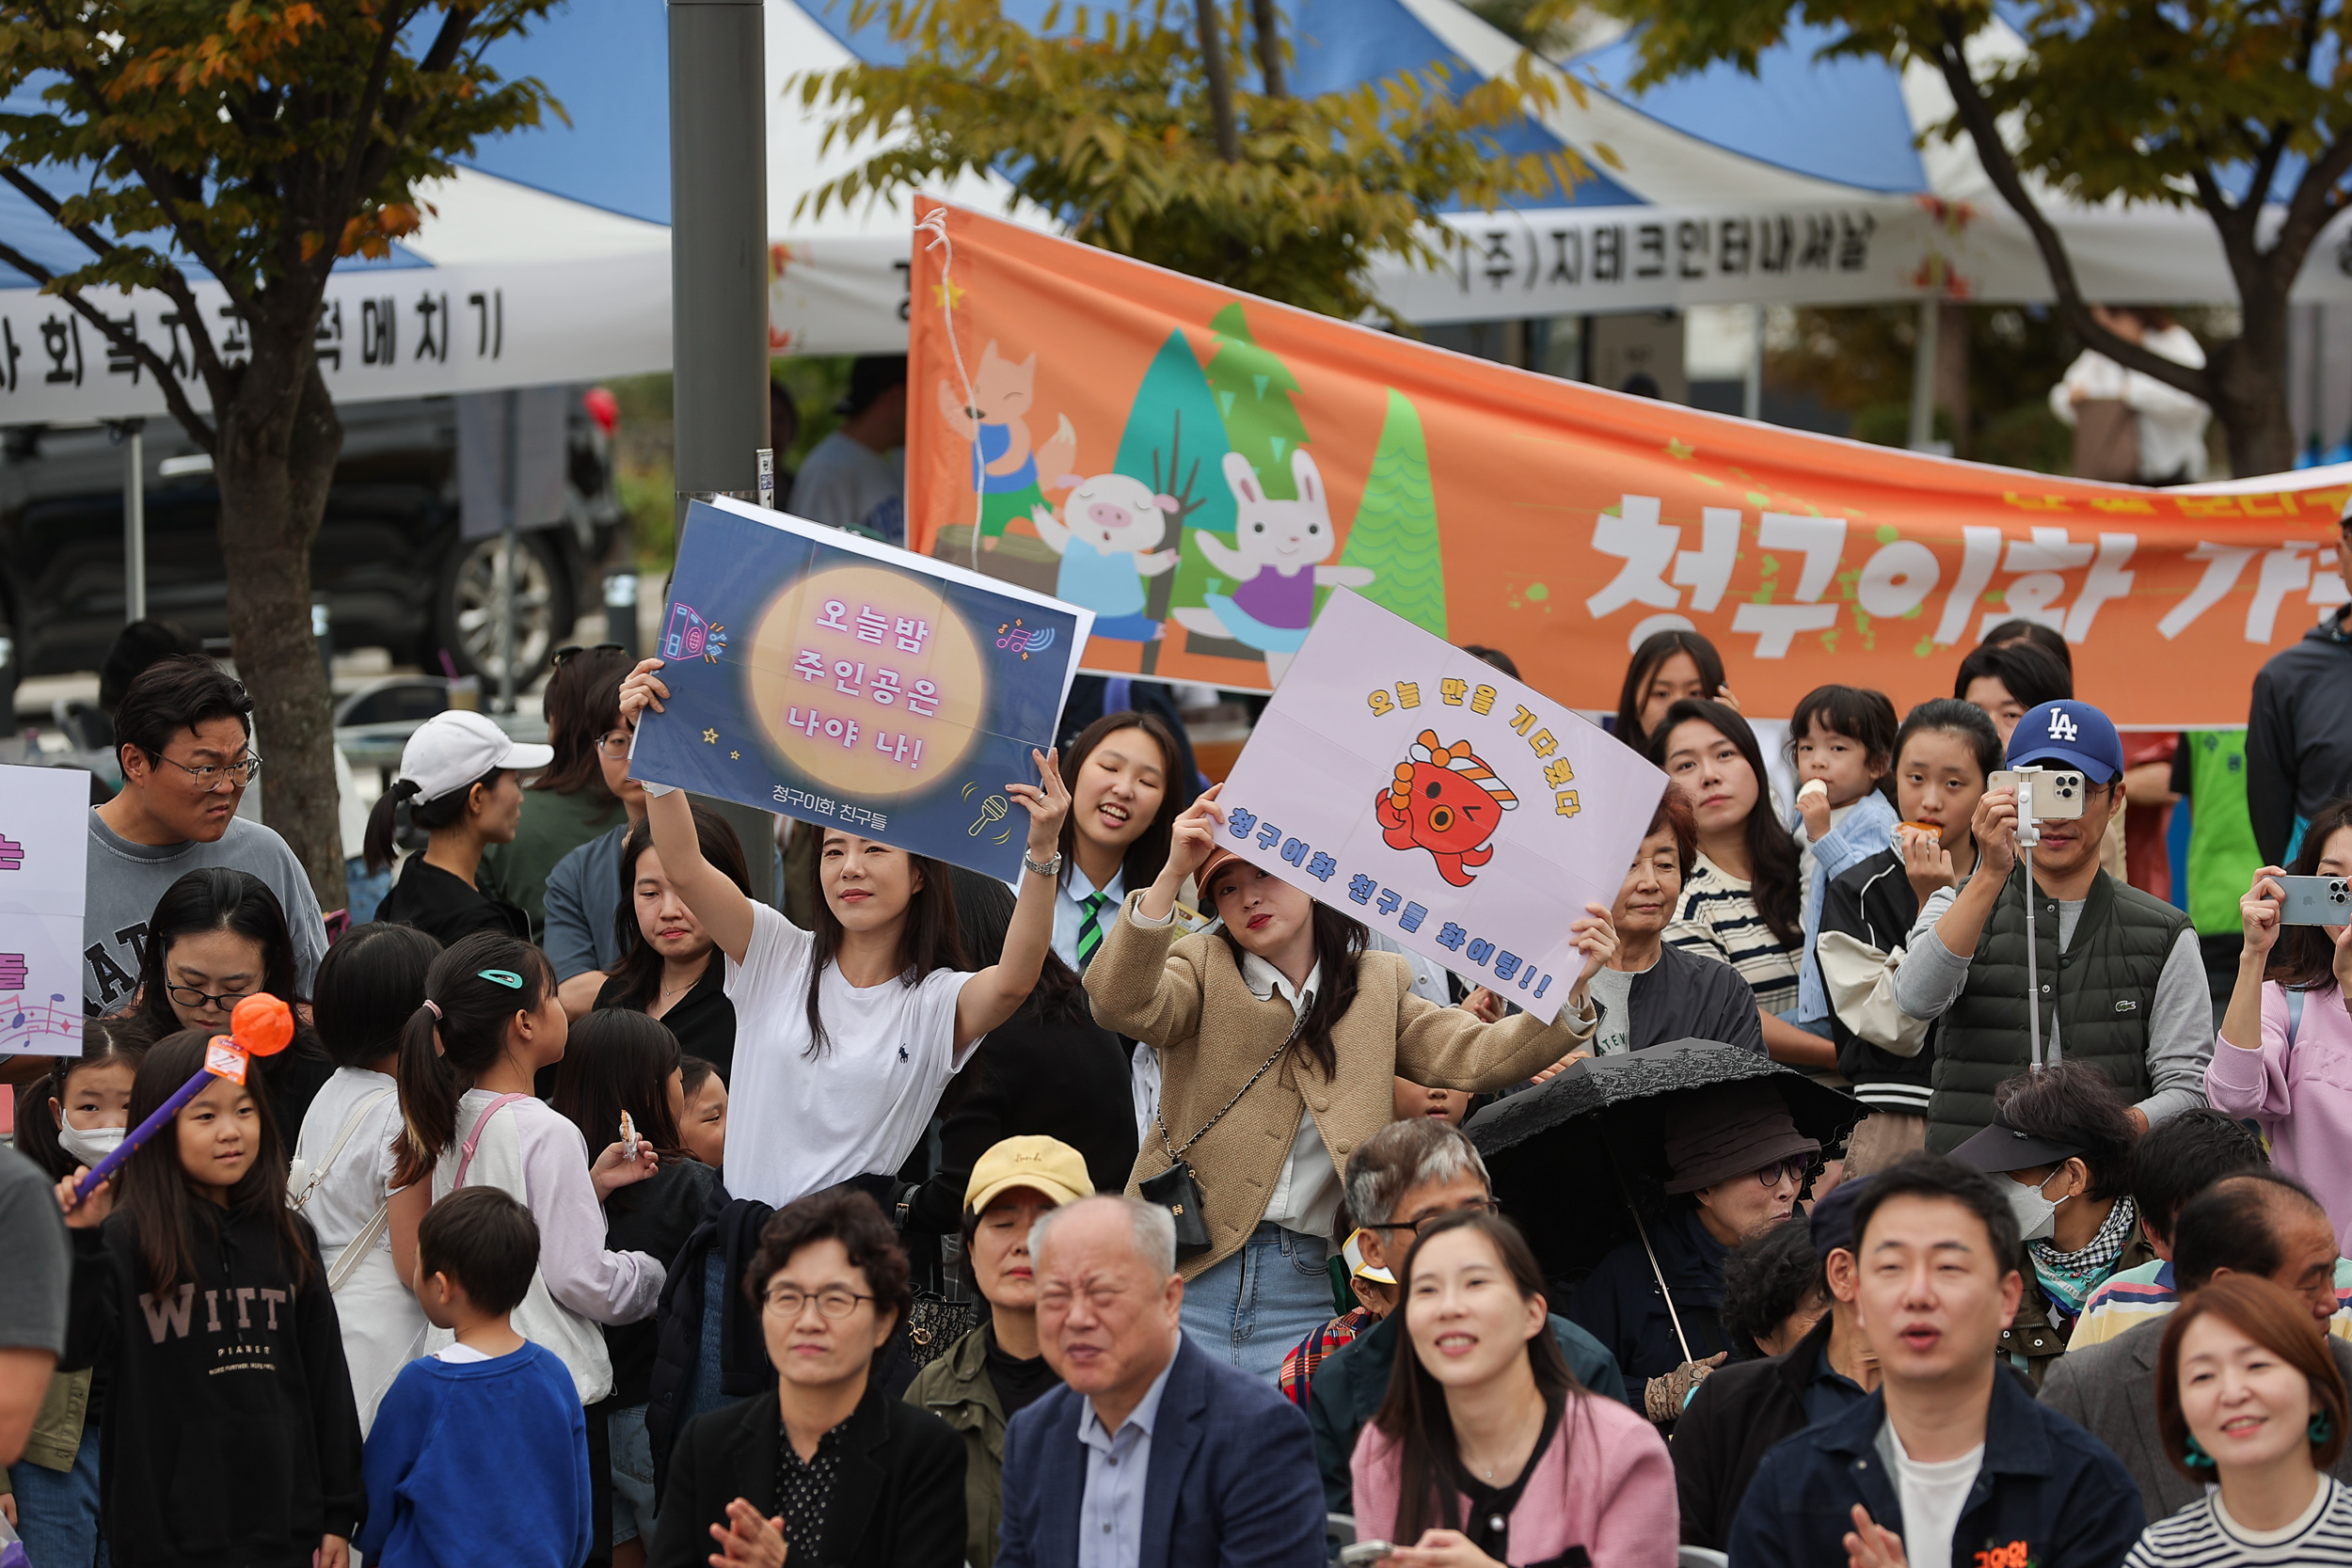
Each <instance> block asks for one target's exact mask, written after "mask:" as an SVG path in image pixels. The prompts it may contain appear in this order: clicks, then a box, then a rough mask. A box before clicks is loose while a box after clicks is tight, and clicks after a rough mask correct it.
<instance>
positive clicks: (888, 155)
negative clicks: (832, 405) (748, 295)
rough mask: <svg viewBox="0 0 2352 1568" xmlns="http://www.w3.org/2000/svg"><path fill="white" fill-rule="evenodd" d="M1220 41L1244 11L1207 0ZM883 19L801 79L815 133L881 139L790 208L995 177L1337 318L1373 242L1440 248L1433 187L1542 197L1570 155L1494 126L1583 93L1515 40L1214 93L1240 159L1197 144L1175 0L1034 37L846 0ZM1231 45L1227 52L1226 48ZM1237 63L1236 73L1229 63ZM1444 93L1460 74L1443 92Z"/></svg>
mask: <svg viewBox="0 0 2352 1568" xmlns="http://www.w3.org/2000/svg"><path fill="white" fill-rule="evenodd" d="M1219 5H1220V9H1221V11H1222V13H1223V15H1224V16H1225V18H1226V19H1227V26H1226V28H1225V36H1226V38H1227V39H1228V40H1238V39H1244V38H1247V37H1248V36H1249V35H1248V31H1247V30H1246V28H1245V26H1244V13H1245V11H1246V10H1247V9H1248V8H1246V7H1245V6H1242V5H1239V4H1229V3H1227V0H1219ZM1193 19H1194V8H1193V5H1192V4H1191V3H1190V0H1124V3H1123V4H1120V5H1115V6H1112V7H1108V8H1100V9H1097V8H1088V7H1079V8H1072V9H1071V11H1070V12H1069V13H1068V20H1069V22H1070V25H1069V26H1068V27H1067V28H1065V27H1064V26H1063V23H1064V20H1065V15H1064V9H1063V8H1062V7H1061V6H1060V5H1058V4H1057V5H1055V6H1052V7H1049V8H1048V9H1047V11H1046V14H1045V16H1044V17H1043V19H1042V26H1041V30H1040V31H1038V32H1035V33H1032V32H1030V31H1029V30H1028V29H1027V28H1025V27H1023V26H1021V25H1020V24H1017V23H1014V22H1010V21H1008V20H1007V19H1006V18H1005V16H1004V15H1003V13H1002V10H1001V8H1000V5H999V0H854V3H853V4H852V5H851V6H850V21H851V22H852V24H856V25H861V26H862V25H868V24H872V23H874V22H876V21H878V20H879V21H881V22H882V23H883V24H885V25H886V26H887V29H888V32H889V35H890V38H891V40H892V41H893V42H894V43H896V44H897V45H898V47H899V48H900V49H902V50H903V51H904V53H905V63H904V64H903V65H897V66H877V65H865V64H853V65H850V66H848V67H845V68H843V69H842V70H841V71H836V72H834V73H833V74H832V75H831V76H825V75H821V74H810V75H808V76H806V77H803V79H802V81H801V84H800V87H801V92H802V96H803V101H804V102H805V103H810V104H816V103H825V104H828V105H830V106H831V109H832V111H833V117H832V121H831V124H830V125H829V127H828V129H827V132H826V145H827V146H828V147H831V146H834V145H837V144H840V143H846V142H850V141H854V140H856V139H858V138H860V137H865V136H874V137H877V138H882V137H895V138H897V145H895V146H893V147H891V148H890V149H888V150H884V151H882V152H879V153H877V154H876V155H874V156H873V157H872V158H869V159H868V160H867V161H866V163H865V164H864V165H862V166H859V167H858V168H857V169H855V170H853V171H851V172H850V173H849V174H846V175H844V176H842V177H841V178H840V179H838V180H835V181H834V182H830V183H829V184H827V185H825V186H824V187H823V188H821V189H819V190H818V191H816V192H815V193H813V194H812V196H810V197H808V198H803V203H804V204H806V203H809V202H813V203H814V209H815V211H816V212H817V213H818V214H822V213H823V212H824V210H825V208H826V207H827V205H829V204H831V203H834V202H842V203H848V202H851V201H855V200H858V199H860V198H864V197H866V196H868V195H870V194H875V193H889V192H894V191H897V190H899V189H901V188H907V189H914V188H919V187H923V186H927V185H934V184H937V183H939V182H945V181H947V180H951V179H953V178H955V177H957V176H959V175H962V174H966V173H971V174H982V173H990V172H1001V173H1003V174H1004V176H1005V177H1006V178H1007V179H1008V180H1009V182H1011V184H1012V186H1013V190H1014V193H1015V196H1016V198H1017V199H1019V200H1021V201H1025V202H1028V203H1031V204H1033V205H1035V206H1036V207H1039V208H1041V209H1043V210H1045V211H1047V212H1050V213H1054V214H1057V215H1058V216H1060V217H1061V219H1062V220H1063V221H1064V222H1065V223H1066V224H1067V226H1068V230H1069V232H1070V233H1071V235H1072V236H1073V238H1076V239H1079V240H1082V241H1084V242H1086V243H1087V244H1089V245H1102V246H1104V247H1105V248H1107V249H1110V250H1115V251H1118V252H1120V253H1121V254H1123V255H1128V256H1135V257H1138V258H1140V259H1142V260H1144V261H1152V262H1156V263H1158V264H1159V265H1162V266H1166V267H1171V268H1173V269H1175V270H1176V271H1179V272H1184V273H1189V274H1191V275H1192V276H1194V277H1203V278H1207V279H1208V280H1210V281H1211V282H1215V283H1219V284H1222V285H1224V286H1225V287H1228V288H1232V289H1237V290H1240V291H1242V292H1243V293H1252V294H1257V295H1260V296H1262V297H1264V298H1268V299H1278V300H1282V301H1285V302H1287V303H1289V304H1293V305H1298V306H1303V307H1305V308H1307V309H1312V310H1320V311H1323V312H1325V313H1326V314H1329V315H1337V316H1343V317H1347V318H1350V319H1353V318H1355V317H1358V316H1360V315H1363V314H1364V313H1365V312H1366V311H1368V310H1372V309H1376V302H1375V300H1374V299H1373V297H1372V295H1371V294H1370V293H1369V292H1368V290H1367V288H1366V286H1365V277H1366V270H1367V267H1368V265H1369V263H1370V261H1371V260H1372V258H1373V257H1374V256H1375V255H1376V254H1379V253H1382V252H1391V253H1394V254H1397V255H1401V256H1404V257H1406V258H1407V259H1409V260H1411V261H1418V262H1421V263H1422V264H1426V265H1435V264H1437V263H1438V261H1441V260H1442V256H1441V253H1440V251H1439V250H1438V248H1437V246H1438V245H1442V244H1447V243H1450V242H1448V241H1446V240H1445V239H1443V238H1442V237H1441V236H1438V237H1435V238H1434V239H1433V235H1434V230H1432V229H1431V227H1430V225H1431V223H1432V220H1434V219H1435V218H1436V217H1437V215H1438V213H1439V212H1440V211H1441V210H1442V209H1443V208H1444V207H1445V206H1446V205H1448V204H1449V203H1451V202H1453V201H1455V200H1457V199H1458V200H1460V201H1462V202H1464V203H1466V204H1468V205H1470V206H1471V207H1494V206H1498V205H1502V204H1503V203H1505V202H1506V201H1508V200H1510V199H1512V198H1520V197H1527V198H1549V199H1556V198H1557V194H1558V193H1559V192H1560V191H1563V190H1565V189H1566V188H1567V187H1568V186H1569V185H1570V184H1572V183H1573V182H1574V181H1575V180H1577V179H1578V178H1580V177H1582V176H1583V175H1584V173H1585V170H1584V167H1583V166H1582V164H1581V162H1579V161H1578V160H1577V159H1576V158H1575V157H1574V156H1573V155H1572V154H1565V153H1563V154H1560V155H1556V156H1549V157H1545V156H1537V155H1534V154H1526V155H1516V156H1515V155H1512V154H1509V153H1507V152H1505V151H1504V150H1502V146H1501V145H1500V142H1499V140H1498V137H1499V135H1500V134H1501V133H1502V132H1503V131H1505V130H1507V129H1509V128H1511V127H1513V126H1515V125H1517V124H1518V123H1519V122H1520V120H1521V119H1522V118H1523V117H1524V116H1525V115H1527V114H1528V113H1530V112H1532V111H1534V110H1537V109H1540V108H1543V107H1548V106H1549V105H1551V104H1552V103H1556V102H1557V101H1558V95H1559V94H1561V93H1563V92H1565V93H1569V94H1572V95H1579V96H1581V88H1580V87H1577V86H1576V85H1575V84H1574V83H1572V82H1569V81H1568V80H1566V79H1565V77H1564V76H1562V75H1560V74H1559V73H1558V72H1556V71H1552V70H1550V69H1549V67H1546V66H1544V65H1543V64H1542V63H1541V62H1539V61H1537V60H1535V59H1534V57H1533V56H1532V55H1521V56H1520V57H1519V59H1518V62H1517V63H1516V64H1515V66H1514V67H1513V69H1512V70H1511V71H1508V72H1506V73H1505V74H1504V75H1502V76H1501V77H1498V78H1496V79H1494V80H1491V81H1484V82H1477V83H1472V84H1467V85H1465V84H1462V83H1459V82H1457V81H1455V80H1454V77H1453V75H1452V73H1450V72H1449V71H1447V70H1446V69H1445V68H1444V67H1443V66H1442V65H1441V64H1439V63H1437V62H1433V63H1432V64H1431V65H1430V66H1429V67H1428V68H1427V69H1426V70H1424V71H1421V72H1418V73H1412V74H1405V75H1400V76H1397V77H1394V78H1391V79H1390V80H1387V81H1382V82H1376V83H1366V84H1364V85H1362V86H1359V87H1355V88H1352V89H1350V90H1348V91H1344V92H1334V93H1326V94H1323V95H1321V96H1318V97H1314V98H1292V97H1287V96H1273V95H1268V94H1265V93H1263V92H1252V91H1249V90H1248V89H1247V84H1246V79H1242V80H1237V81H1236V84H1235V87H1234V91H1233V95H1232V97H1233V104H1234V115H1235V121H1236V126H1237V130H1238V134H1239V148H1240V156H1239V158H1238V159H1236V160H1234V161H1232V162H1228V161H1226V160H1225V159H1224V158H1222V157H1220V156H1219V155H1218V152H1217V135H1216V123H1215V118H1214V113H1213V109H1212V105H1211V102H1210V95H1209V91H1208V86H1207V80H1206V73H1205V71H1204V67H1203V60H1202V56H1201V53H1200V46H1199V43H1198V39H1197V34H1196V32H1195V31H1194V29H1193V27H1192V25H1191V24H1192V22H1193ZM1225 53H1226V54H1227V55H1229V56H1232V57H1235V58H1238V57H1239V56H1240V55H1242V54H1243V53H1244V51H1242V50H1240V49H1237V48H1234V47H1232V46H1231V44H1230V41H1229V45H1228V47H1227V49H1226V51H1225ZM1233 74H1234V75H1235V76H1236V78H1243V77H1244V73H1243V72H1240V71H1235V72H1233ZM1457 88H1458V89H1459V90H1457Z"/></svg>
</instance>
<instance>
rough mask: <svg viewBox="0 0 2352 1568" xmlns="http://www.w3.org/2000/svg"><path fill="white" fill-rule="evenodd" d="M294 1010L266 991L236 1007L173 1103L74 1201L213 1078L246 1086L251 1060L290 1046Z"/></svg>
mask: <svg viewBox="0 0 2352 1568" xmlns="http://www.w3.org/2000/svg"><path fill="white" fill-rule="evenodd" d="M293 1043H294V1009H293V1008H291V1007H289V1006H286V1005H285V1004H284V1003H283V1002H280V1001H279V1000H278V998H276V997H275V996H272V995H270V994H269V992H267V991H258V992H256V993H255V994H253V995H251V996H248V997H246V999H245V1000H244V1001H242V1002H240V1003H238V1004H237V1006H236V1010H235V1011H234V1012H232V1013H230V1015H229V1033H227V1034H225V1035H215V1036H214V1037H212V1041H211V1043H209V1044H208V1045H206V1047H205V1048H204V1066H203V1068H202V1069H199V1071H198V1072H197V1074H196V1075H195V1076H194V1077H192V1078H190V1079H189V1080H188V1081H187V1082H186V1083H184V1084H183V1085H180V1086H179V1087H178V1088H176V1089H174V1090H173V1091H172V1092H171V1098H170V1099H168V1100H167V1101H164V1102H163V1103H162V1104H161V1105H158V1106H156V1107H155V1114H154V1115H152V1116H151V1117H148V1118H147V1119H146V1120H145V1121H143V1122H140V1123H139V1124H138V1126H136V1127H135V1128H133V1129H132V1131H131V1135H130V1136H129V1137H126V1138H124V1139H123V1140H122V1142H121V1143H120V1144H119V1145H117V1146H116V1148H115V1150H114V1152H113V1153H111V1154H109V1155H107V1156H106V1157H105V1158H104V1159H103V1160H101V1161H99V1162H98V1164H97V1165H96V1166H95V1167H93V1168H92V1169H91V1171H90V1172H89V1174H88V1175H87V1176H85V1177H83V1178H82V1180H80V1181H78V1182H76V1183H75V1184H74V1188H73V1201H74V1202H76V1203H79V1202H81V1201H82V1200H83V1199H84V1198H86V1197H87V1196H89V1195H90V1194H91V1193H93V1192H95V1191H97V1189H98V1184H99V1183H100V1182H102V1181H103V1180H106V1179H107V1178H108V1177H110V1176H112V1175H114V1173H115V1172H116V1171H118V1170H119V1169H121V1168H122V1163H123V1162H124V1161H125V1160H128V1159H129V1158H130V1157H131V1151H132V1150H133V1149H135V1148H138V1147H139V1145H141V1144H143V1143H145V1142H146V1141H147V1140H148V1139H149V1138H151V1137H152V1136H154V1135H155V1133H156V1132H158V1131H159V1130H160V1129H162V1128H164V1127H166V1126H167V1125H169V1123H170V1121H171V1118H172V1117H176V1116H178V1115H179V1114H180V1110H181V1107H183V1106H184V1105H185V1104H187V1102H188V1101H191V1100H194V1099H195V1098H196V1097H197V1096H198V1095H199V1094H201V1093H202V1092H203V1091H204V1085H206V1084H208V1083H210V1082H212V1080H214V1079H215V1078H226V1079H228V1080H229V1081H230V1083H232V1084H243V1083H244V1082H245V1074H246V1066H247V1064H248V1062H249V1060H250V1059H251V1058H252V1057H255V1056H275V1055H277V1054H278V1053H279V1052H281V1051H283V1050H285V1049H286V1047H287V1046H289V1045H291V1044H293Z"/></svg>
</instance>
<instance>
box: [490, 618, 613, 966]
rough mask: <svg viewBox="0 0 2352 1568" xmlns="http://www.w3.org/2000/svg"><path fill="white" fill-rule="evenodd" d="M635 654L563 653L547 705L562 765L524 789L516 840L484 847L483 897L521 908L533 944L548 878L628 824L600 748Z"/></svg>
mask: <svg viewBox="0 0 2352 1568" xmlns="http://www.w3.org/2000/svg"><path fill="white" fill-rule="evenodd" d="M628 664H629V660H628V651H627V650H626V649H624V648H622V647H621V646H620V645H619V644H617V643H612V642H607V643H603V644H601V645H599V646H597V647H594V648H580V647H570V648H558V649H556V650H555V668H554V673H551V674H550V675H548V685H547V689H546V690H545V691H544V692H542V693H541V694H540V698H539V705H540V707H541V709H542V710H543V711H544V712H545V713H546V714H547V720H548V750H549V751H550V752H554V753H555V755H554V760H552V761H551V762H549V763H548V765H547V767H546V768H543V769H542V770H541V771H540V774H539V776H538V777H537V778H535V779H533V780H532V781H531V783H530V784H526V785H524V786H523V805H522V817H521V819H520V820H519V821H518V822H516V826H515V836H514V837H513V838H512V839H510V840H508V841H507V842H505V843H503V844H489V845H485V846H484V847H483V851H482V868H481V883H482V890H483V891H484V892H485V893H486V894H488V895H490V896H491V897H492V898H496V899H499V900H501V901H503V902H505V903H509V904H513V905H514V906H516V908H517V909H519V910H521V911H523V914H524V916H525V917H526V918H527V919H529V920H530V922H531V940H532V941H533V942H537V941H538V940H539V938H540V936H541V934H542V933H543V932H544V931H545V929H546V927H547V919H548V916H547V907H546V904H545V902H544V900H545V898H546V896H547V888H548V873H549V872H551V871H553V870H554V869H555V866H556V863H557V862H559V861H561V860H562V859H563V858H564V856H565V855H568V854H570V853H571V852H572V851H573V850H574V849H577V848H579V847H580V846H581V845H583V844H585V843H587V842H588V841H589V840H590V839H593V838H596V837H597V836H598V835H600V834H603V833H608V832H612V830H613V829H614V828H616V827H619V826H620V825H621V824H622V823H623V822H625V821H627V820H628V817H627V814H626V813H625V811H624V809H623V807H622V804H621V801H620V800H619V798H618V797H617V796H616V795H614V793H613V792H612V789H611V788H609V787H608V786H607V785H606V783H605V774H604V768H603V767H602V765H601V759H600V756H599V752H598V748H599V747H600V746H601V745H602V744H603V742H604V741H605V739H606V737H607V736H610V735H611V734H612V731H613V730H614V729H616V728H617V727H618V725H619V722H620V715H621V677H622V676H624V675H626V674H628Z"/></svg>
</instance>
